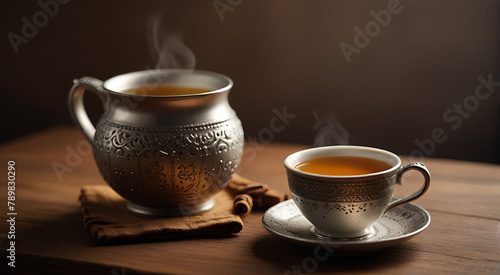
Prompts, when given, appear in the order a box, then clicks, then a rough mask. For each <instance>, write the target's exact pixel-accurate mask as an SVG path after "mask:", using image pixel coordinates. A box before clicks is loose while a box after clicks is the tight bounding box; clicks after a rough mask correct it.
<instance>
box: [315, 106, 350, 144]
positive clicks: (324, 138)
mask: <svg viewBox="0 0 500 275" xmlns="http://www.w3.org/2000/svg"><path fill="white" fill-rule="evenodd" d="M313 115H314V118H315V119H316V123H315V124H314V127H313V129H314V131H316V134H315V136H314V143H313V146H314V147H319V146H329V145H345V144H349V132H347V130H346V129H344V128H343V127H342V125H340V120H339V119H338V117H337V115H335V114H333V113H330V114H325V113H323V112H321V111H319V110H317V109H315V110H313Z"/></svg>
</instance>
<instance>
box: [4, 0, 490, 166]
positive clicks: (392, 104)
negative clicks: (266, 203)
mask: <svg viewBox="0 0 500 275" xmlns="http://www.w3.org/2000/svg"><path fill="white" fill-rule="evenodd" d="M499 6H500V4H499V1H495V0H481V1H467V0H453V1H452V0H443V1H411V0H401V1H395V0H377V1H329V0H323V1H299V0H276V1H265V0H251V1H250V0H208V1H199V0H196V1H195V0H191V1H166V0H162V1H154V0H151V1H125V0H122V1H97V0H91V1H76V0H73V1H70V0H59V1H57V0H40V1H2V2H1V3H0V7H1V10H2V16H1V17H0V22H1V32H0V33H1V34H2V35H3V37H4V38H3V39H2V43H1V45H0V46H1V49H0V54H1V56H2V62H1V68H2V72H1V73H2V74H1V75H2V77H1V81H2V82H1V98H0V116H1V121H2V127H1V130H0V131H1V134H0V142H8V141H9V140H11V139H13V138H17V137H20V136H22V135H26V134H29V133H32V132H35V131H39V130H42V129H46V128H48V127H52V126H57V125H64V124H66V125H70V124H72V122H71V120H70V117H69V115H68V111H67V105H66V104H67V103H66V101H67V94H68V90H69V88H70V87H71V85H72V80H73V79H74V78H78V77H81V76H86V75H88V76H94V77H96V78H99V79H103V80H104V79H107V78H109V77H111V76H114V75H117V74H121V73H125V72H130V71H136V70H143V69H146V68H155V67H156V66H157V65H158V64H157V63H158V61H159V59H162V56H163V57H164V54H165V53H164V52H157V50H158V49H161V50H162V51H167V52H168V51H171V54H170V57H168V56H167V57H168V58H167V59H169V58H174V59H176V58H177V61H176V62H172V61H168V62H166V64H159V65H160V66H162V67H164V66H190V64H191V65H194V66H195V68H196V69H202V70H209V71H215V72H219V73H222V74H226V75H228V76H229V77H231V78H232V79H233V80H234V82H235V86H234V88H233V90H232V92H231V94H230V103H231V105H232V107H233V109H235V110H236V112H237V113H238V116H239V117H240V119H241V120H242V122H243V126H244V130H245V134H246V138H247V140H248V141H249V142H250V146H254V147H255V148H257V150H265V148H264V147H263V146H262V145H265V144H266V143H269V142H293V143H302V144H304V145H307V146H313V144H316V145H324V144H338V143H350V144H359V145H369V146H376V147H380V148H384V149H388V150H391V151H394V152H395V153H397V154H402V155H413V156H415V157H418V156H425V157H443V158H454V159H463V160H473V161H482V162H492V163H500V115H499V106H500V87H499V86H500V83H499V82H500V75H499V61H500V58H499V50H500V47H499V46H500V45H499V44H500V43H499V33H500V23H499V22H500V21H499ZM172 37H173V39H177V40H174V42H171V43H170V44H168V43H167V44H168V45H167V46H164V45H162V43H164V42H165V41H172V40H171V38H172ZM180 43H183V44H180ZM183 45H184V46H183ZM186 49H187V51H188V54H186V53H182V52H181V53H180V52H179V51H185V50H186ZM189 51H190V52H191V53H192V54H194V57H195V58H196V61H195V63H193V62H194V60H186V57H188V56H190V54H189ZM160 63H161V62H160ZM87 94H88V93H87ZM86 97H87V98H86V104H87V106H88V109H89V112H90V113H91V117H92V118H93V119H94V120H95V119H97V118H98V117H99V115H100V113H101V112H102V108H101V107H100V103H99V102H98V101H97V99H96V98H94V97H93V96H92V95H88V96H86ZM274 117H276V118H277V119H280V121H281V122H282V123H283V125H284V127H271V126H270V123H271V121H274V120H273V118H274ZM257 146H259V147H257Z"/></svg>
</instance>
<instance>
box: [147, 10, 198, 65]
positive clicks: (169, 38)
mask: <svg viewBox="0 0 500 275" xmlns="http://www.w3.org/2000/svg"><path fill="white" fill-rule="evenodd" d="M160 22H161V15H157V16H154V17H153V18H152V19H151V20H150V21H149V24H148V25H149V26H148V35H149V37H148V38H149V39H148V40H149V47H150V51H151V54H152V55H153V59H155V60H157V62H156V69H191V70H192V69H194V68H195V65H196V58H195V56H194V53H193V52H192V51H191V50H190V49H189V48H188V47H187V46H186V45H184V43H183V42H182V34H180V33H167V32H166V31H165V30H164V29H163V28H162V27H161V24H160Z"/></svg>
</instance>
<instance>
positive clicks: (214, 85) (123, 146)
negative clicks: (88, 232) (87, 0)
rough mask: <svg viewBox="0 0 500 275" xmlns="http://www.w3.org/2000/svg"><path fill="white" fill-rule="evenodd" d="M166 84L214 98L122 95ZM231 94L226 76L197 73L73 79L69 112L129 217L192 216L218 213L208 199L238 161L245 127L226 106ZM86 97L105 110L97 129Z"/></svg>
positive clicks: (156, 71)
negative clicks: (89, 94) (86, 94)
mask: <svg viewBox="0 0 500 275" xmlns="http://www.w3.org/2000/svg"><path fill="white" fill-rule="evenodd" d="M165 83H167V84H172V85H177V86H185V87H194V88H204V89H207V90H210V92H207V93H202V94H195V95H179V96H148V95H131V94H125V93H122V92H121V91H123V90H126V89H132V88H138V87H141V85H144V84H165ZM231 87H232V81H231V80H230V79H229V78H227V77H225V76H223V75H220V74H216V73H211V72H204V71H193V70H148V71H140V72H133V73H129V74H125V75H120V76H116V77H113V78H111V79H109V80H107V81H105V82H102V81H100V80H97V79H94V78H90V77H84V78H81V79H79V80H75V85H74V86H73V87H72V89H71V91H70V94H69V109H70V113H71V115H72V117H73V119H74V121H75V123H76V124H77V125H78V126H79V127H80V128H81V129H82V131H83V132H84V133H85V135H86V136H87V138H88V139H89V141H90V142H91V143H92V144H93V148H94V156H95V160H96V163H97V166H98V167H99V171H100V172H101V175H102V176H103V178H104V179H105V180H106V182H107V183H108V184H109V186H111V187H112V188H113V189H114V190H115V191H116V192H117V193H118V194H120V195H121V196H122V197H124V198H125V199H127V200H128V201H129V202H130V203H129V206H128V209H129V211H132V212H136V213H138V214H140V215H148V213H149V214H151V215H159V213H160V214H161V213H164V214H165V215H171V214H172V213H173V215H178V214H179V213H180V214H182V215H191V214H194V213H197V212H200V211H206V210H207V209H206V208H207V207H211V206H213V203H210V202H213V201H212V199H211V198H212V197H213V195H215V194H216V193H218V192H219V191H220V190H222V189H223V188H224V187H225V186H226V185H227V183H228V182H229V180H230V179H231V176H232V174H233V173H234V171H235V169H236V167H237V166H238V164H239V163H240V160H241V156H242V151H243V143H244V137H243V128H242V126H241V122H240V120H239V119H238V117H237V116H236V113H235V112H234V110H233V109H232V108H231V106H230V105H229V102H228V93H229V90H230V88H231ZM86 90H87V91H91V92H94V93H96V94H97V95H98V96H99V97H100V98H101V100H102V102H103V105H104V106H105V113H104V114H103V116H102V117H101V118H100V119H99V121H98V123H97V125H96V127H95V129H94V126H93V125H92V123H91V122H90V120H89V119H88V116H87V114H86V112H85V109H84V106H83V94H84V92H85V91H86ZM180 207H187V208H190V209H198V210H199V211H198V210H193V211H185V209H187V208H185V209H184V210H182V209H179V208H180ZM148 209H149V210H148ZM183 211H184V212H183Z"/></svg>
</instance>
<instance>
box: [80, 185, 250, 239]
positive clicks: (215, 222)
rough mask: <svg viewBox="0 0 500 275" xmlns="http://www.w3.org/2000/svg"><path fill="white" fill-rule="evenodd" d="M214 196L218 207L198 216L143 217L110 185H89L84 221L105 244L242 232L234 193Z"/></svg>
mask: <svg viewBox="0 0 500 275" xmlns="http://www.w3.org/2000/svg"><path fill="white" fill-rule="evenodd" d="M214 199H215V206H214V208H212V209H211V210H209V211H207V212H204V213H201V214H198V215H193V216H187V217H166V218H143V217H139V216H135V215H133V214H130V213H129V212H128V211H127V210H126V209H125V206H126V201H125V199H123V198H122V197H120V196H119V195H118V194H117V193H115V191H113V190H112V189H111V188H110V187H109V186H85V187H83V188H82V189H81V195H80V203H81V206H82V214H83V222H84V224H85V226H86V227H87V228H89V229H90V232H91V233H92V236H93V237H94V238H95V239H97V240H99V241H100V242H103V243H119V242H130V241H142V240H152V239H166V238H173V237H180V236H198V235H229V234H234V233H238V232H240V231H241V230H242V229H243V222H242V220H241V218H240V217H239V216H238V215H236V214H234V213H233V196H232V194H231V193H230V192H229V191H227V190H222V191H221V192H219V193H218V194H217V195H215V196H214Z"/></svg>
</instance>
